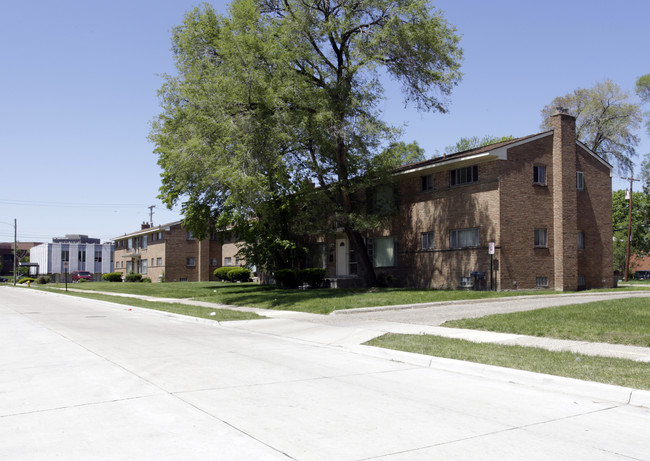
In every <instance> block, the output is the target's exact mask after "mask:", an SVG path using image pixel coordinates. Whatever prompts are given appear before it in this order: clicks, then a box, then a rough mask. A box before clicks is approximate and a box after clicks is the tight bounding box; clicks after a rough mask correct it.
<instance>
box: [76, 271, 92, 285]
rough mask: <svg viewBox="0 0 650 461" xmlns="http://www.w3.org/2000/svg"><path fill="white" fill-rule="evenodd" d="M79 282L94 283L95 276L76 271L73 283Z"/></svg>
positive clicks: (86, 272)
mask: <svg viewBox="0 0 650 461" xmlns="http://www.w3.org/2000/svg"><path fill="white" fill-rule="evenodd" d="M79 280H88V281H89V282H92V280H93V274H91V273H90V272H88V271H74V272H73V273H72V281H73V282H78V281H79Z"/></svg>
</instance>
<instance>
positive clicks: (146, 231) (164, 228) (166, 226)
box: [111, 221, 182, 240]
mask: <svg viewBox="0 0 650 461" xmlns="http://www.w3.org/2000/svg"><path fill="white" fill-rule="evenodd" d="M179 224H182V221H174V222H170V223H167V224H161V225H160V226H153V227H147V228H145V229H140V230H139V231H135V232H131V233H129V234H124V235H121V236H120V237H113V238H112V239H111V240H124V239H126V238H131V237H137V236H138V235H145V234H150V233H152V232H159V231H167V230H169V229H170V228H171V227H172V226H176V225H179Z"/></svg>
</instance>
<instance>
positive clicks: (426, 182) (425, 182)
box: [420, 174, 433, 192]
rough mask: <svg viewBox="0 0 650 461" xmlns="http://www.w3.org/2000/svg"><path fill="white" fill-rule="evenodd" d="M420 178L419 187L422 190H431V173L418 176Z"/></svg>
mask: <svg viewBox="0 0 650 461" xmlns="http://www.w3.org/2000/svg"><path fill="white" fill-rule="evenodd" d="M420 180H421V181H422V188H421V189H420V190H421V191H422V192H425V191H428V190H433V175H432V174H427V175H424V176H420Z"/></svg>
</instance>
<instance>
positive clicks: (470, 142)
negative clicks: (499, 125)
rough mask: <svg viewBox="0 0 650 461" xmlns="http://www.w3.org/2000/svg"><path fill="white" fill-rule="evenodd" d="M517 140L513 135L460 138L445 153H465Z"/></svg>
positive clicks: (446, 148)
mask: <svg viewBox="0 0 650 461" xmlns="http://www.w3.org/2000/svg"><path fill="white" fill-rule="evenodd" d="M513 139H515V138H514V137H513V136H512V135H507V136H501V137H498V136H490V135H487V136H483V137H482V138H479V137H478V136H471V137H469V138H460V139H459V140H458V142H457V143H456V144H454V145H453V146H447V147H445V151H446V152H449V153H456V152H464V151H466V150H471V149H476V148H478V147H483V146H489V145H490V144H496V143H498V142H504V141H512V140H513Z"/></svg>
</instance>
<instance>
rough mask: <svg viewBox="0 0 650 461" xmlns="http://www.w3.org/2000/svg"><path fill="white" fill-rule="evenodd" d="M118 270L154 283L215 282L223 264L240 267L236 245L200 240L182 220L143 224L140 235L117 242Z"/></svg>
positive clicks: (127, 235)
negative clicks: (134, 273)
mask: <svg viewBox="0 0 650 461" xmlns="http://www.w3.org/2000/svg"><path fill="white" fill-rule="evenodd" d="M113 241H114V242H115V271H116V272H122V273H123V274H124V275H127V274H129V273H130V272H131V271H133V272H136V273H139V274H142V276H143V277H148V278H150V279H151V280H152V281H153V282H159V281H163V280H164V281H167V282H201V281H208V280H214V276H213V272H214V270H215V269H216V268H217V267H221V266H223V265H226V266H229V265H240V264H239V263H240V261H239V260H237V259H236V256H235V253H236V252H237V248H236V245H235V244H234V243H232V242H229V243H225V244H223V245H222V244H221V243H220V242H219V241H218V240H217V239H216V238H214V237H212V238H207V239H204V240H198V239H196V238H194V236H193V235H192V233H191V232H189V231H186V230H185V229H184V228H183V226H182V223H181V221H176V222H172V223H169V224H164V225H161V226H156V227H152V226H151V225H149V224H147V223H142V225H141V229H140V230H139V231H137V232H132V233H130V234H125V235H123V236H121V237H116V238H114V239H113Z"/></svg>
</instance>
